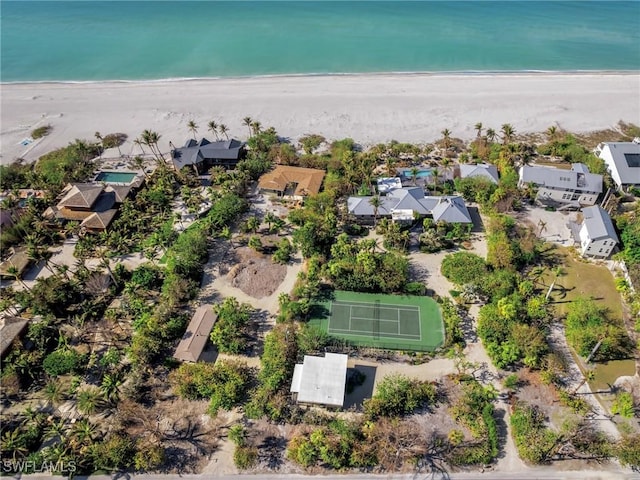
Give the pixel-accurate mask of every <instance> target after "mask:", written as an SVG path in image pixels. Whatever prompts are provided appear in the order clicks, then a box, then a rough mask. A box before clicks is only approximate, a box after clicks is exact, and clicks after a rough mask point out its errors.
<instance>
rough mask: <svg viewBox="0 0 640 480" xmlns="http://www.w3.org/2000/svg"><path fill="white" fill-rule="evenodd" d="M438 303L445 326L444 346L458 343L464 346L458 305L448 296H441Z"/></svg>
mask: <svg viewBox="0 0 640 480" xmlns="http://www.w3.org/2000/svg"><path fill="white" fill-rule="evenodd" d="M438 301H439V303H440V311H441V312H442V319H443V321H444V326H445V329H444V331H445V333H446V338H445V344H444V346H445V347H452V346H454V345H460V346H462V347H464V345H465V343H466V342H465V340H464V334H463V332H462V328H461V324H462V317H461V315H460V312H459V310H458V307H457V306H456V305H455V304H454V303H453V302H452V301H451V300H450V299H448V298H441V299H439V300H438Z"/></svg>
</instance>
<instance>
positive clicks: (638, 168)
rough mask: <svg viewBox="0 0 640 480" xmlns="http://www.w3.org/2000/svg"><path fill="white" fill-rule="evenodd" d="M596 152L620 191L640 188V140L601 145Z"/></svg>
mask: <svg viewBox="0 0 640 480" xmlns="http://www.w3.org/2000/svg"><path fill="white" fill-rule="evenodd" d="M596 152H597V153H598V156H599V157H600V158H601V159H602V160H603V161H604V163H605V164H606V165H607V168H608V169H609V172H611V178H612V179H613V181H614V182H615V183H616V185H617V186H618V188H619V189H622V188H624V187H634V186H635V187H638V186H640V139H638V138H636V139H634V140H633V142H608V143H601V144H600V145H598V148H597V149H596Z"/></svg>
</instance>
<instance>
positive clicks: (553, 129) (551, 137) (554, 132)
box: [547, 125, 558, 142]
mask: <svg viewBox="0 0 640 480" xmlns="http://www.w3.org/2000/svg"><path fill="white" fill-rule="evenodd" d="M557 134H558V127H556V126H555V125H551V126H550V127H549V128H547V136H548V137H549V141H550V142H553V141H554V140H555V139H556V135H557Z"/></svg>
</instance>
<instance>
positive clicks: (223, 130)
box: [218, 123, 229, 140]
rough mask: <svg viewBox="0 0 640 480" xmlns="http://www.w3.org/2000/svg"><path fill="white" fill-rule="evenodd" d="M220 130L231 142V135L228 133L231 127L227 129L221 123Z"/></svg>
mask: <svg viewBox="0 0 640 480" xmlns="http://www.w3.org/2000/svg"><path fill="white" fill-rule="evenodd" d="M218 129H219V130H220V133H221V134H222V135H224V136H225V138H226V139H227V140H229V134H228V133H227V132H228V131H229V127H227V126H226V125H225V124H224V123H221V124H220V126H219V127H218Z"/></svg>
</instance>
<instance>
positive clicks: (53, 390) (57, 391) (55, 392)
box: [44, 380, 65, 405]
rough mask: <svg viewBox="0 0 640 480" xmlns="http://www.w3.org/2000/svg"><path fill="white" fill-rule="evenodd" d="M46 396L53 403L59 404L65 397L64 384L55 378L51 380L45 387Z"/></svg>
mask: <svg viewBox="0 0 640 480" xmlns="http://www.w3.org/2000/svg"><path fill="white" fill-rule="evenodd" d="M44 398H45V399H46V400H47V402H49V403H50V404H52V405H59V404H60V403H62V401H63V400H64V399H65V394H64V389H63V388H62V384H61V383H60V382H57V381H55V380H51V381H50V382H49V383H47V385H46V386H45V387H44Z"/></svg>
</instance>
